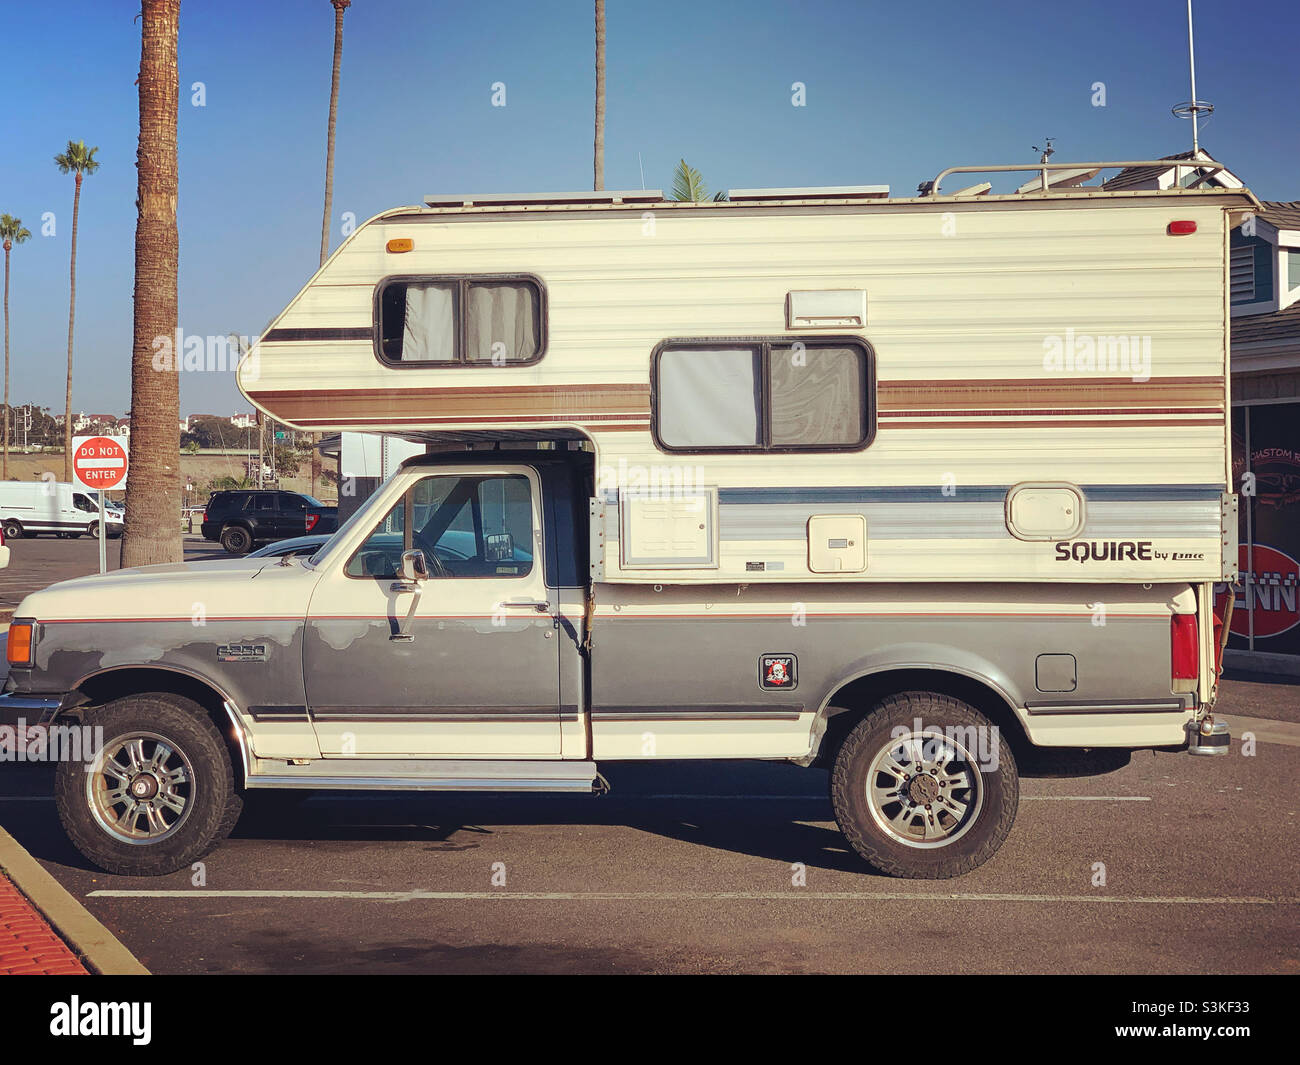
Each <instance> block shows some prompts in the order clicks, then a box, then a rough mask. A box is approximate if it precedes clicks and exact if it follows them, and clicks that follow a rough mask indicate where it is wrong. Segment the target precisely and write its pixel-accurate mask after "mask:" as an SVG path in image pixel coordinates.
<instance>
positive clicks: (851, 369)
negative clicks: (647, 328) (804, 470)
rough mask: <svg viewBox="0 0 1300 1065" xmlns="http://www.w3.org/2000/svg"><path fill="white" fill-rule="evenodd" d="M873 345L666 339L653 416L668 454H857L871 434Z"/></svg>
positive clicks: (657, 367) (658, 354)
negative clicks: (735, 452) (704, 452)
mask: <svg viewBox="0 0 1300 1065" xmlns="http://www.w3.org/2000/svg"><path fill="white" fill-rule="evenodd" d="M874 383H875V382H874V376H873V365H872V352H871V348H870V347H869V346H868V345H867V344H866V343H865V342H864V341H861V340H858V339H856V338H818V339H816V340H799V339H797V338H784V337H783V338H780V339H759V340H750V339H745V340H727V341H708V340H669V341H665V342H664V343H662V344H660V345H659V347H658V348H657V349H656V351H655V355H654V360H653V368H652V382H651V393H652V412H653V413H652V418H653V426H652V431H653V433H654V438H655V442H656V443H657V444H658V445H659V446H660V447H661V448H663V449H664V450H666V451H850V450H858V449H860V448H863V447H866V446H867V444H868V443H870V441H871V435H872V430H873V428H874V413H875V412H874V402H873V399H874Z"/></svg>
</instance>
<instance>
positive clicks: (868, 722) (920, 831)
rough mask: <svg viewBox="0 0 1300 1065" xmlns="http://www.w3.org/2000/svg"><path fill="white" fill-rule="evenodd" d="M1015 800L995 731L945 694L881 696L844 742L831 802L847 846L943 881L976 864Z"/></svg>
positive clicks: (898, 870) (885, 866)
mask: <svg viewBox="0 0 1300 1065" xmlns="http://www.w3.org/2000/svg"><path fill="white" fill-rule="evenodd" d="M1019 799H1020V777H1019V773H1018V771H1017V769H1016V762H1015V758H1014V756H1013V755H1012V753H1011V748H1010V747H1009V746H1008V745H1007V742H1006V739H1005V738H1004V737H1003V736H1002V734H1001V730H1000V729H999V728H998V727H997V726H996V725H995V724H993V722H992V721H990V720H989V719H988V718H987V717H985V716H984V715H983V714H981V713H980V712H979V711H978V710H976V709H975V708H974V707H972V706H970V705H968V704H967V703H964V702H961V701H960V700H959V699H954V698H952V697H951V696H947V695H938V694H935V693H932V692H902V693H900V694H897V695H891V696H889V697H887V698H885V699H883V700H882V701H881V702H880V703H879V704H878V705H877V706H876V707H875V708H874V709H873V710H871V711H870V712H869V713H868V714H867V715H866V716H865V717H864V718H863V719H862V720H861V721H860V722H858V724H857V725H856V726H855V727H854V729H853V730H852V731H851V732H850V733H849V734H848V736H847V737H846V738H845V740H844V744H843V746H841V747H840V749H839V752H838V753H837V754H836V756H835V764H834V767H833V769H832V771H831V802H832V804H833V806H834V809H835V819H836V821H837V822H838V823H839V826H840V831H841V832H843V833H844V836H845V838H846V839H847V840H848V841H849V843H850V844H851V845H852V847H853V849H854V850H855V851H857V852H858V854H859V855H861V856H862V857H863V858H865V859H866V860H867V861H868V862H870V863H871V865H873V866H874V867H875V868H876V869H878V870H880V871H881V872H882V873H887V874H888V875H890V876H898V877H907V878H912V879H928V880H943V879H947V878H949V877H954V876H961V875H962V874H963V873H968V872H970V871H971V870H972V869H975V868H977V867H978V866H981V865H983V864H984V863H985V862H986V861H988V860H989V859H990V858H991V857H993V855H994V854H995V853H996V852H997V850H998V848H999V847H1000V846H1002V841H1003V840H1005V839H1006V838H1007V833H1009V832H1010V831H1011V824H1012V822H1013V821H1014V820H1015V817H1016V807H1017V805H1018V804H1019Z"/></svg>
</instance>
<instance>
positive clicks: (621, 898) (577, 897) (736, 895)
mask: <svg viewBox="0 0 1300 1065" xmlns="http://www.w3.org/2000/svg"><path fill="white" fill-rule="evenodd" d="M86 897H87V898H99V899H340V900H349V901H353V902H426V901H427V902H482V901H488V900H492V901H500V900H510V901H512V902H708V901H722V902H727V901H736V902H775V901H796V902H798V901H803V902H807V901H814V902H1040V903H1041V902H1061V903H1106V904H1112V905H1115V904H1117V905H1124V904H1126V903H1132V904H1143V905H1156V906H1295V905H1300V897H1296V896H1292V895H1281V896H1278V897H1276V898H1265V897H1261V896H1253V895H1218V896H1196V895H1129V896H1124V895H1007V894H958V893H952V894H950V893H938V892H935V893H927V892H919V891H880V892H873V891H292V890H286V891H274V890H264V889H258V890H248V891H239V890H231V891H214V890H210V889H207V888H195V889H193V890H190V891H186V890H156V891H143V890H113V889H109V888H104V889H100V890H98V891H92V892H90V893H89V894H88V895H87V896H86Z"/></svg>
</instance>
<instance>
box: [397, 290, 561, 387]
mask: <svg viewBox="0 0 1300 1065" xmlns="http://www.w3.org/2000/svg"><path fill="white" fill-rule="evenodd" d="M375 330H376V353H377V355H378V356H379V359H380V361H381V362H385V363H388V364H389V365H393V366H518V365H521V364H524V363H530V362H536V361H537V360H538V359H540V358H541V357H542V353H543V351H544V349H545V337H546V317H545V299H544V292H543V288H542V285H541V282H540V281H538V280H537V279H536V278H532V277H519V276H510V277H390V278H387V279H386V280H384V281H382V282H381V283H380V285H379V288H378V290H377V294H376V297H375Z"/></svg>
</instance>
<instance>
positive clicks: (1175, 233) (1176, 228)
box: [1165, 221, 1196, 237]
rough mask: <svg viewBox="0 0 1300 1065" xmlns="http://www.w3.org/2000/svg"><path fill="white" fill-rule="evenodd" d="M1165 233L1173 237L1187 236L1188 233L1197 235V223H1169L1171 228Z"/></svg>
mask: <svg viewBox="0 0 1300 1065" xmlns="http://www.w3.org/2000/svg"><path fill="white" fill-rule="evenodd" d="M1165 232H1166V233H1168V234H1169V235H1170V236H1171V237H1182V236H1186V235H1187V234H1188V233H1195V232H1196V223H1195V222H1186V221H1184V222H1170V223H1169V226H1168V228H1167V229H1166V230H1165Z"/></svg>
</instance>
